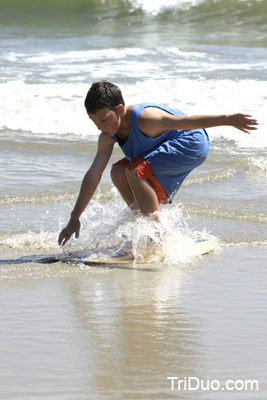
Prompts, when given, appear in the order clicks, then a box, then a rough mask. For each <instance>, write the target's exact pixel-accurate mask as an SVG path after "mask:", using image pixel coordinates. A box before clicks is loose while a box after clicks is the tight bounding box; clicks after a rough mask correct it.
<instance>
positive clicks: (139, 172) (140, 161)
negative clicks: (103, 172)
mask: <svg viewBox="0 0 267 400" xmlns="http://www.w3.org/2000/svg"><path fill="white" fill-rule="evenodd" d="M115 165H125V168H127V169H129V170H130V171H131V170H133V169H135V170H136V176H138V178H144V179H147V180H148V182H149V183H150V184H151V186H152V187H153V189H154V190H155V193H156V195H157V198H158V202H159V204H160V203H162V202H163V201H165V200H167V199H168V195H167V193H166V192H165V190H164V189H163V187H162V186H161V184H160V183H159V181H158V180H157V178H156V177H155V175H154V173H153V171H152V169H151V167H150V165H149V164H148V162H147V161H146V160H145V159H144V158H143V157H137V158H135V159H134V160H132V161H131V162H127V161H126V160H125V159H123V160H120V161H117V162H116V163H115V164H113V165H112V167H114V166H115Z"/></svg>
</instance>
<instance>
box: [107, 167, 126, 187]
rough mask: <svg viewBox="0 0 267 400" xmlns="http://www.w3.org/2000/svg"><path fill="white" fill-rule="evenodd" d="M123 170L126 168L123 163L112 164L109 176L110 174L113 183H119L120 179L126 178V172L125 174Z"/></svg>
mask: <svg viewBox="0 0 267 400" xmlns="http://www.w3.org/2000/svg"><path fill="white" fill-rule="evenodd" d="M125 170H126V168H125V166H124V165H114V166H113V167H112V168H111V171H110V176H111V179H112V182H113V183H114V184H115V185H116V184H119V183H120V182H122V181H125V179H126V174H125V172H126V171H125Z"/></svg>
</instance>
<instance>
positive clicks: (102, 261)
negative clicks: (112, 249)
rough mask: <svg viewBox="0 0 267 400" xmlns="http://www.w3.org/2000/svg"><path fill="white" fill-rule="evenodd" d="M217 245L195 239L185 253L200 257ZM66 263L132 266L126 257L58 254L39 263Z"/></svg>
mask: <svg viewBox="0 0 267 400" xmlns="http://www.w3.org/2000/svg"><path fill="white" fill-rule="evenodd" d="M217 245H218V241H217V240H207V239H204V240H203V239H195V240H194V242H193V243H192V244H191V245H186V247H187V252H188V251H189V248H190V250H192V255H193V256H200V255H204V254H207V253H210V252H211V251H212V250H214V249H215V248H216V247H217ZM59 261H60V262H67V263H83V264H86V265H91V266H94V265H96V266H97V265H121V264H124V265H125V264H133V262H134V259H133V258H130V257H129V256H128V255H127V256H126V255H115V256H111V257H108V258H104V257H103V258H102V257H101V258H92V257H79V256H77V255H74V254H68V255H66V254H58V255H52V256H47V257H43V258H42V259H41V260H40V262H42V263H44V264H51V263H55V262H59Z"/></svg>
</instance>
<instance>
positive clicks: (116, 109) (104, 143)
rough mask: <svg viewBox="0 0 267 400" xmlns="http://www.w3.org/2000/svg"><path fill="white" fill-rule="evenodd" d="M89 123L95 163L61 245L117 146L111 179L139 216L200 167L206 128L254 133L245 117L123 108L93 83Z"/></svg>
mask: <svg viewBox="0 0 267 400" xmlns="http://www.w3.org/2000/svg"><path fill="white" fill-rule="evenodd" d="M85 108H86V111H87V113H88V116H89V118H90V119H91V120H92V121H93V122H94V123H95V125H96V126H97V128H98V129H99V130H100V131H101V133H100V135H99V139H98V148H97V153H96V156H95V159H94V161H93V163H92V165H91V167H90V168H89V170H88V171H87V173H86V174H85V176H84V178H83V182H82V185H81V189H80V193H79V196H78V199H77V201H76V204H75V206H74V209H73V211H72V213H71V218H70V220H69V222H68V224H67V226H66V227H65V228H64V229H63V230H62V232H61V233H60V235H59V238H58V243H59V244H60V245H61V244H62V245H64V244H65V243H66V242H67V241H68V240H69V239H70V237H71V236H72V235H73V233H75V237H76V238H78V236H79V232H80V220H79V218H80V215H81V214H82V212H83V211H84V209H85V208H86V206H87V204H88V203H89V201H90V200H91V198H92V196H93V194H94V192H95V190H96V188H97V186H98V184H99V182H100V179H101V176H102V173H103V171H104V169H105V167H106V165H107V163H108V161H109V159H110V157H111V154H112V150H113V147H114V144H115V143H116V142H118V144H119V146H120V147H121V149H122V151H123V152H124V154H125V158H124V159H123V160H120V161H119V162H117V163H115V164H114V165H113V166H112V169H111V178H112V181H113V183H114V185H115V186H116V187H117V189H118V190H119V192H120V194H121V196H122V197H123V199H124V200H125V202H126V203H127V205H128V206H129V207H131V208H132V209H133V210H140V211H141V212H142V214H143V215H147V216H149V215H152V214H153V213H155V212H156V211H159V204H161V203H163V202H170V201H171V200H172V198H173V196H174V195H175V193H176V192H177V190H178V189H179V187H180V186H181V184H182V182H183V181H184V179H185V178H186V176H187V175H188V174H189V173H190V172H191V171H192V170H193V169H194V168H196V167H197V166H199V165H200V164H202V163H203V162H204V161H205V159H206V157H207V155H208V150H209V138H208V135H207V132H206V131H205V128H211V127H215V126H222V125H228V126H233V127H235V128H237V129H240V130H241V131H243V132H246V133H249V131H250V130H254V129H257V127H256V125H257V121H256V120H255V119H252V118H251V116H250V115H245V114H232V115H213V116H212V115H210V116H207V115H205V116H204V115H202V116H191V117H187V116H185V115H184V114H183V113H182V112H181V111H179V110H177V109H174V108H170V107H166V106H163V105H160V104H155V103H142V104H137V105H133V106H128V107H126V106H125V104H124V100H123V97H122V94H121V91H120V89H119V88H118V87H117V86H116V85H114V84H112V83H109V82H105V81H103V82H97V83H94V84H93V85H92V86H91V88H90V90H89V92H88V93H87V96H86V99H85Z"/></svg>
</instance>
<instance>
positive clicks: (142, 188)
mask: <svg viewBox="0 0 267 400" xmlns="http://www.w3.org/2000/svg"><path fill="white" fill-rule="evenodd" d="M126 177H127V180H128V183H129V185H130V188H131V190H132V193H133V195H134V198H135V201H136V203H137V204H138V207H139V209H140V211H141V212H142V214H144V215H149V214H153V213H154V212H156V211H159V202H158V198H157V195H156V192H155V190H154V189H153V187H152V185H151V184H150V183H149V181H148V180H147V179H144V178H139V177H138V176H137V175H136V169H132V170H129V169H127V170H126Z"/></svg>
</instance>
